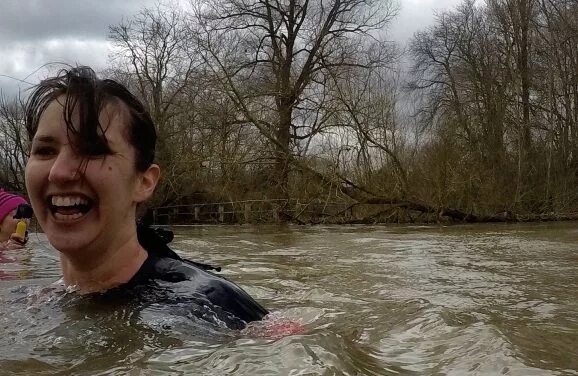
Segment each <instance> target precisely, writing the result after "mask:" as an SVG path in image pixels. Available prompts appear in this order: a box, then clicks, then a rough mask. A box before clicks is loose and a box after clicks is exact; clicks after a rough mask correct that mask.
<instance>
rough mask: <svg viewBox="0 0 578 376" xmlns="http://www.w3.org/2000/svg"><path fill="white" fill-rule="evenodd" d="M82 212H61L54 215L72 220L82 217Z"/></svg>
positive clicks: (57, 217)
mask: <svg viewBox="0 0 578 376" xmlns="http://www.w3.org/2000/svg"><path fill="white" fill-rule="evenodd" d="M82 215H83V214H82V213H75V214H61V213H54V217H55V218H56V219H59V220H68V221H72V220H75V219H78V218H80V217H82Z"/></svg>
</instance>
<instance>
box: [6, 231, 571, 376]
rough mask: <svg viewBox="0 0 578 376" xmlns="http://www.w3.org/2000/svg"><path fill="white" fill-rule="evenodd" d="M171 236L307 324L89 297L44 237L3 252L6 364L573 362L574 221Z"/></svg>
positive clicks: (538, 365) (423, 370)
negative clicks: (194, 317)
mask: <svg viewBox="0 0 578 376" xmlns="http://www.w3.org/2000/svg"><path fill="white" fill-rule="evenodd" d="M176 234H177V235H176V237H175V241H174V248H175V249H177V250H178V252H179V253H181V254H182V255H185V256H187V257H189V258H191V259H195V260H198V261H204V262H209V263H212V264H216V265H220V266H221V267H223V272H222V274H223V275H225V276H227V277H228V278H231V279H232V280H234V281H236V282H237V283H238V284H240V285H241V286H242V287H243V288H245V289H246V290H247V291H248V292H249V293H250V294H251V295H253V296H254V297H255V298H256V299H258V300H259V301H260V302H262V303H263V304H264V305H265V306H266V307H268V308H269V309H270V310H271V311H272V312H273V314H272V317H271V318H268V319H267V320H268V323H275V322H281V323H282V322H286V321H288V320H291V321H294V322H299V323H301V324H302V325H303V326H304V328H305V331H304V332H302V333H299V334H293V335H288V336H285V337H282V338H278V337H270V336H267V335H264V333H265V332H264V330H263V327H259V326H256V327H254V328H251V330H248V331H243V332H236V331H223V332H222V333H221V332H220V333H212V332H210V331H206V330H204V328H201V327H199V324H198V322H196V323H195V324H194V325H193V324H192V323H191V321H190V320H187V318H186V317H178V316H175V315H174V314H169V313H167V312H165V311H164V310H163V307H152V308H151V309H148V310H147V311H131V308H130V307H124V308H119V307H114V308H111V307H107V306H95V305H94V304H86V305H83V304H82V302H81V301H80V302H79V301H78V297H76V294H75V293H70V292H66V291H65V289H64V288H63V287H62V286H61V285H60V284H59V283H58V279H59V273H60V272H59V264H58V259H57V255H56V254H55V252H54V251H53V250H51V249H50V248H49V246H48V245H47V242H46V240H45V239H44V238H43V236H42V235H38V234H32V236H31V241H30V243H29V245H28V248H27V249H25V250H20V251H5V252H2V253H0V375H13V374H22V375H29V374H45V375H68V374H74V375H108V374H130V375H163V374H166V375H181V374H182V375H193V374H194V375H398V374H399V375H470V374H471V375H475V374H478V375H499V374H505V375H576V374H578V299H577V298H578V223H572V222H568V223H556V224H523V225H475V226H450V227H439V226H318V227H297V226H295V227H293V226H259V227H253V226H251V227H247V226H198V227H180V228H177V229H176Z"/></svg>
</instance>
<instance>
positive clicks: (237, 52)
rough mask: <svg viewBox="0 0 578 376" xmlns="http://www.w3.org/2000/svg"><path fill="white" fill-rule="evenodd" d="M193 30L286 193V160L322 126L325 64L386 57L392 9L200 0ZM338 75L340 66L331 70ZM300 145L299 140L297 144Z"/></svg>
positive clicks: (374, 0) (369, 63)
mask: <svg viewBox="0 0 578 376" xmlns="http://www.w3.org/2000/svg"><path fill="white" fill-rule="evenodd" d="M192 5H193V7H194V9H195V16H196V19H195V20H193V21H192V22H191V27H192V28H193V30H194V31H192V32H191V33H190V34H191V35H196V36H197V37H198V43H199V47H200V49H201V55H202V57H203V59H204V60H205V62H206V64H207V65H208V66H209V67H210V68H211V69H212V70H213V72H214V74H215V77H216V78H218V80H219V81H220V84H221V85H222V87H223V90H224V91H225V92H227V93H228V94H229V95H230V97H231V99H232V100H233V102H234V103H235V104H236V106H237V108H238V111H239V117H240V120H243V121H246V122H249V123H251V124H252V125H253V126H255V127H256V128H257V129H258V130H259V131H260V133H261V134H262V135H263V136H264V137H265V138H266V139H267V140H269V142H270V145H271V151H272V153H273V156H274V160H275V168H274V171H273V176H272V177H271V181H272V183H273V185H274V188H275V191H276V192H277V193H276V194H277V195H279V196H281V197H287V195H288V192H287V186H288V179H289V166H290V162H291V161H294V160H295V157H296V155H297V153H298V151H299V150H307V148H303V147H302V146H303V144H307V142H308V141H310V140H311V138H312V137H314V136H315V135H316V134H319V133H321V132H324V131H327V129H328V127H329V126H330V124H329V123H328V121H329V119H330V116H328V114H327V113H326V112H325V107H327V106H325V105H326V103H327V102H326V101H327V100H328V97H327V94H328V93H327V91H326V85H325V83H326V82H327V80H328V78H329V75H328V70H332V71H333V72H334V74H335V72H338V70H339V67H360V68H362V67H363V68H370V67H376V66H380V65H383V64H384V62H386V61H389V58H390V57H389V55H388V52H389V49H388V48H386V44H385V43H384V42H382V41H380V37H381V35H380V34H381V33H382V32H383V28H384V27H385V26H386V25H387V23H388V22H389V21H390V20H391V18H392V17H393V15H394V9H393V8H392V6H391V3H389V2H388V1H384V0H331V1H325V0H288V1H282V2H281V1H273V0H225V1H221V0H203V1H198V2H194V3H192ZM336 77H337V78H338V79H341V77H340V76H339V74H337V75H336ZM300 145H301V147H300Z"/></svg>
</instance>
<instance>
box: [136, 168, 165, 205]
mask: <svg viewBox="0 0 578 376" xmlns="http://www.w3.org/2000/svg"><path fill="white" fill-rule="evenodd" d="M160 176H161V169H160V168H159V166H158V165H156V164H152V165H150V166H149V168H147V170H146V171H145V172H142V173H140V174H139V177H138V182H137V186H136V190H135V195H134V201H135V202H137V203H140V202H143V201H146V200H147V199H148V198H149V197H151V196H152V194H153V192H154V191H155V188H156V186H157V183H158V181H159V178H160Z"/></svg>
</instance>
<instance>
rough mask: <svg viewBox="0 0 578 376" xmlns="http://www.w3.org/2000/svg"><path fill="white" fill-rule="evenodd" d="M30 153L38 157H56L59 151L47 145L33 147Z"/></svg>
mask: <svg viewBox="0 0 578 376" xmlns="http://www.w3.org/2000/svg"><path fill="white" fill-rule="evenodd" d="M30 153H31V154H32V155H34V156H37V157H51V156H53V155H56V154H57V153H58V151H57V150H56V148H55V147H53V146H47V145H40V146H32V150H31V151H30Z"/></svg>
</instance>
